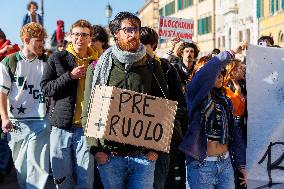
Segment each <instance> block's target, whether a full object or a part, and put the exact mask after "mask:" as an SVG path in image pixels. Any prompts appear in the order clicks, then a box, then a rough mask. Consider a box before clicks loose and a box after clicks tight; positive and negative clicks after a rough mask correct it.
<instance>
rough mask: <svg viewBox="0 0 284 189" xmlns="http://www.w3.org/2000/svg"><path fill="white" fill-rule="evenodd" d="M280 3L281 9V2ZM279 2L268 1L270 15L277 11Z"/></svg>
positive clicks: (274, 0)
mask: <svg viewBox="0 0 284 189" xmlns="http://www.w3.org/2000/svg"><path fill="white" fill-rule="evenodd" d="M281 1H282V5H281V6H282V8H283V0H281ZM279 5H280V0H270V1H269V8H270V14H274V13H275V12H277V11H279Z"/></svg>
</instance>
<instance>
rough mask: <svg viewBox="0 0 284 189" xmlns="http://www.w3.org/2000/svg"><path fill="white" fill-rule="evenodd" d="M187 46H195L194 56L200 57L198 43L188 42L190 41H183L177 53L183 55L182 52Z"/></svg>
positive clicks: (179, 55)
mask: <svg viewBox="0 0 284 189" xmlns="http://www.w3.org/2000/svg"><path fill="white" fill-rule="evenodd" d="M185 48H193V49H194V58H197V57H198V54H199V51H200V50H199V48H198V47H197V45H196V44H194V43H188V42H184V43H182V44H181V45H180V46H179V48H178V49H177V55H178V57H180V58H181V57H182V53H183V50H184V49H185Z"/></svg>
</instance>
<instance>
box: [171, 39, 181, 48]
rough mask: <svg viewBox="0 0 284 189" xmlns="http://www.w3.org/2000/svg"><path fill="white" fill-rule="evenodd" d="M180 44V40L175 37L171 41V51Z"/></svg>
mask: <svg viewBox="0 0 284 189" xmlns="http://www.w3.org/2000/svg"><path fill="white" fill-rule="evenodd" d="M179 42H180V38H178V37H175V38H173V39H172V40H171V50H174V48H175V46H176V44H178V43H179Z"/></svg>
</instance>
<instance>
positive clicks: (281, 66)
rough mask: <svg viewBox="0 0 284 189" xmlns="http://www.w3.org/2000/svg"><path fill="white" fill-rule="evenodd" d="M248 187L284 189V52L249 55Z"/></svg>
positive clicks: (259, 49) (251, 49)
mask: <svg viewBox="0 0 284 189" xmlns="http://www.w3.org/2000/svg"><path fill="white" fill-rule="evenodd" d="M247 98H248V99H247V101H248V136H247V137H248V147H247V170H248V188H249V189H255V188H272V189H278V188H279V189H280V188H281V189H283V188H284V169H283V168H284V49H279V48H266V47H258V46H250V47H249V50H248V53H247Z"/></svg>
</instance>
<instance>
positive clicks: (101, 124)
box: [85, 85, 177, 152]
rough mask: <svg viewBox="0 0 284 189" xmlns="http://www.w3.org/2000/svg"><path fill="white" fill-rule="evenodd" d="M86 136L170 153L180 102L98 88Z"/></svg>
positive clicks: (113, 88)
mask: <svg viewBox="0 0 284 189" xmlns="http://www.w3.org/2000/svg"><path fill="white" fill-rule="evenodd" d="M90 103H91V104H90V109H89V115H88V121H87V127H86V130H85V135H86V136H89V137H95V138H104V139H107V140H111V141H116V142H119V143H126V144H131V145H135V146H144V147H147V148H151V149H155V150H157V151H163V152H169V150H170V142H171V137H172V132H173V127H174V119H175V114H176V109H177V102H175V101H170V100H167V99H162V98H157V97H153V96H150V95H145V94H141V93H137V92H134V91H129V90H123V89H119V88H116V87H109V86H99V85H97V86H95V89H94V91H93V94H92V97H91V102H90Z"/></svg>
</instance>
